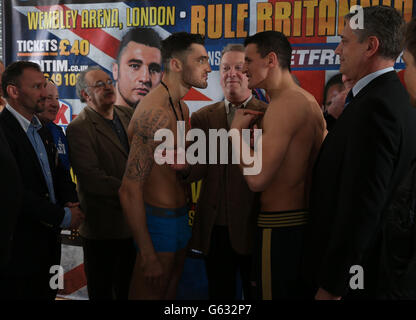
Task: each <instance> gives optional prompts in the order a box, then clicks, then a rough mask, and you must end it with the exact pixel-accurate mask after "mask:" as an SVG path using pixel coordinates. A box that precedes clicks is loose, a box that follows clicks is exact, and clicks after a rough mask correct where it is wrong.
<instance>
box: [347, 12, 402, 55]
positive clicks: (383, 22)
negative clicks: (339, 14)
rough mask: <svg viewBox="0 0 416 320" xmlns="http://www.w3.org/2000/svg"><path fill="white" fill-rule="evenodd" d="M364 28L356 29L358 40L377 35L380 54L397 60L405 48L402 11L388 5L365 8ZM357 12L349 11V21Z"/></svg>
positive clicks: (361, 40)
mask: <svg viewBox="0 0 416 320" xmlns="http://www.w3.org/2000/svg"><path fill="white" fill-rule="evenodd" d="M363 13H364V29H358V28H357V29H354V30H353V32H354V33H355V34H356V35H357V36H358V41H359V42H363V41H365V40H366V39H367V38H368V37H370V36H375V37H377V39H378V41H379V42H380V45H379V49H378V54H379V55H380V56H381V57H383V58H387V59H392V60H396V59H397V57H398V56H399V54H400V53H401V52H402V50H403V43H404V26H405V22H404V20H403V18H402V17H401V15H400V13H399V12H398V11H397V10H396V9H394V8H392V7H387V6H374V7H365V8H363ZM354 15H355V13H348V14H347V15H346V16H345V21H346V22H348V21H349V20H350V19H351V18H352V17H353V16H354Z"/></svg>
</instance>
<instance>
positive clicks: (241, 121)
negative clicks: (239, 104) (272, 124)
mask: <svg viewBox="0 0 416 320" xmlns="http://www.w3.org/2000/svg"><path fill="white" fill-rule="evenodd" d="M263 115H264V112H260V111H254V110H250V109H238V110H236V111H235V114H234V119H233V122H232V123H231V126H230V129H237V130H241V129H248V128H249V127H250V126H251V125H252V124H253V123H254V122H255V121H256V120H257V119H258V118H260V117H262V116H263Z"/></svg>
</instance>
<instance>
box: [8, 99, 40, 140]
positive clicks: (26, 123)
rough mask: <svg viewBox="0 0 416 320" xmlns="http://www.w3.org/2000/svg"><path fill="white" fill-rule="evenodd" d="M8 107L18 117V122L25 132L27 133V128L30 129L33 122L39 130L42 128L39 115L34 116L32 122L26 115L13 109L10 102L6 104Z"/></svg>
mask: <svg viewBox="0 0 416 320" xmlns="http://www.w3.org/2000/svg"><path fill="white" fill-rule="evenodd" d="M6 109H7V110H9V111H10V113H11V114H12V115H13V116H14V117H15V118H16V120H17V122H19V124H20V126H21V127H22V129H23V130H24V132H26V133H27V130H28V129H29V126H30V125H31V124H32V125H33V127H34V128H35V129H36V130H39V129H40V128H42V124H41V123H40V121H39V119H38V117H36V116H33V118H32V122H30V121H29V120H27V119H26V118H25V117H23V116H22V115H21V114H20V113H19V112H17V111H16V110H15V109H13V107H12V106H10V105H9V104H7V105H6Z"/></svg>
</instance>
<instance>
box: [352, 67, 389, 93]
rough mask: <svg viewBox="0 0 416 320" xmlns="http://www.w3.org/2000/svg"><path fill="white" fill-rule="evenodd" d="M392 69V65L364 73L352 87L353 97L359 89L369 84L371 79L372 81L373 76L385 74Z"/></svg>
mask: <svg viewBox="0 0 416 320" xmlns="http://www.w3.org/2000/svg"><path fill="white" fill-rule="evenodd" d="M390 71H394V68H393V67H388V68H385V69H381V70H378V71H376V72H373V73H370V74H368V75H366V76H365V77H364V78H361V79H360V80H358V82H357V83H356V84H355V86H354V87H353V88H352V93H353V95H354V97H355V96H356V95H357V94H358V92H360V91H361V89H363V88H364V87H365V86H366V85H367V84H369V83H370V82H371V81H373V80H374V79H375V78H377V77H379V76H381V75H382V74H385V73H387V72H390Z"/></svg>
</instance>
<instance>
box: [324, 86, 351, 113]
mask: <svg viewBox="0 0 416 320" xmlns="http://www.w3.org/2000/svg"><path fill="white" fill-rule="evenodd" d="M347 94H348V91H347V90H344V91H341V92H340V93H338V94H337V95H336V96H335V97H333V98H332V100H331V104H330V105H329V106H328V109H327V111H328V113H329V114H330V115H331V116H333V117H334V118H335V119H338V117H339V116H340V115H341V113H342V111H344V106H345V99H346V98H347Z"/></svg>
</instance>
